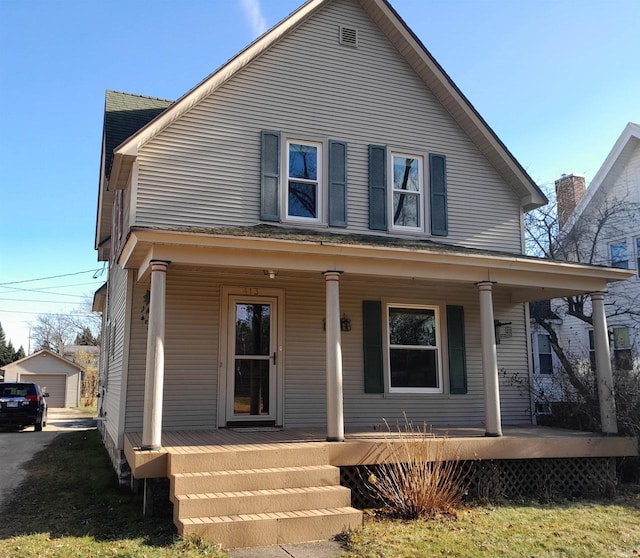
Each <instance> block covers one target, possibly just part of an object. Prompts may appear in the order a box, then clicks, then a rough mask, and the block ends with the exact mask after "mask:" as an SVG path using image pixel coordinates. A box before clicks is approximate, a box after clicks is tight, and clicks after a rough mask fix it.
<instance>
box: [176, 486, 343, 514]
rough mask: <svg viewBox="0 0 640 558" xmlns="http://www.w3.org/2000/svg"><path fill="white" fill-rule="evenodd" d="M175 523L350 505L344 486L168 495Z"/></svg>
mask: <svg viewBox="0 0 640 558" xmlns="http://www.w3.org/2000/svg"><path fill="white" fill-rule="evenodd" d="M171 500H172V501H173V517H174V520H175V521H179V520H183V519H184V518H189V517H206V516H233V515H243V514H261V513H269V512H283V511H284V512H292V511H298V510H308V509H310V508H342V507H345V506H349V505H350V503H351V491H350V490H349V489H348V488H346V487H344V486H339V485H338V486H311V487H300V488H276V489H269V490H243V491H240V492H215V493H201V494H177V495H172V496H171Z"/></svg>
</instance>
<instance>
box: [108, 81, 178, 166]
mask: <svg viewBox="0 0 640 558" xmlns="http://www.w3.org/2000/svg"><path fill="white" fill-rule="evenodd" d="M172 104H173V101H169V100H167V99H157V98H155V97H145V96H143V95H134V94H132V93H121V92H119V91H107V94H106V100H105V108H104V139H105V171H106V175H107V177H108V176H109V175H110V174H111V165H112V163H113V150H114V149H115V148H116V147H118V146H119V145H120V144H121V143H122V142H123V141H124V140H126V139H127V138H128V137H130V136H132V135H133V134H135V133H136V132H137V131H138V130H139V129H140V128H142V127H143V126H144V125H145V124H148V123H149V122H151V121H152V120H153V119H154V118H155V117H156V116H158V115H159V114H160V113H162V112H164V110H165V109H166V108H167V107H168V106H170V105H172Z"/></svg>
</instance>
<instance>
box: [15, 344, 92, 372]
mask: <svg viewBox="0 0 640 558" xmlns="http://www.w3.org/2000/svg"><path fill="white" fill-rule="evenodd" d="M40 356H47V357H48V356H52V357H54V358H57V359H58V360H61V361H62V362H64V363H65V364H68V365H69V366H70V367H71V368H76V369H78V370H81V371H82V370H84V368H83V367H82V366H80V365H79V364H76V363H75V362H71V361H70V360H67V359H66V358H64V357H63V356H60V355H59V354H58V353H54V352H53V351H50V350H49V349H41V350H40V351H37V352H35V353H33V354H32V355H29V356H26V357H24V358H21V359H20V360H16V361H14V362H11V363H9V364H5V365H4V366H3V367H2V370H6V369H7V368H11V367H12V366H16V365H21V364H24V363H25V362H27V361H28V360H31V359H32V358H36V357H40Z"/></svg>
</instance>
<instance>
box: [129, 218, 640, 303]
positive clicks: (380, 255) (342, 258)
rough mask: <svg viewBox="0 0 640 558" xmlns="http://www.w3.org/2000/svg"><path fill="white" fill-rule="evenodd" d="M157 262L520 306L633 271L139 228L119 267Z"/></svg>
mask: <svg viewBox="0 0 640 558" xmlns="http://www.w3.org/2000/svg"><path fill="white" fill-rule="evenodd" d="M152 260H165V261H170V262H172V264H176V265H181V266H183V265H187V266H198V267H211V268H220V267H222V268H225V269H237V270H241V271H243V272H246V271H248V270H254V271H259V272H260V273H262V270H264V269H276V270H279V271H287V272H317V273H321V272H323V271H326V270H340V271H343V272H345V275H346V274H349V275H360V276H369V277H377V278H386V279H394V278H405V279H406V278H410V279H416V280H425V281H437V282H455V283H461V284H467V285H470V286H471V285H474V284H475V283H477V282H481V281H492V282H495V283H496V289H499V290H506V291H507V292H508V293H509V295H510V297H511V299H512V301H513V302H527V301H534V300H545V299H549V298H555V297H560V296H569V295H576V294H582V293H588V292H595V291H604V290H606V288H607V283H609V282H614V281H621V280H624V279H627V278H629V277H630V276H631V275H632V272H629V271H628V270H623V269H613V268H607V267H600V266H590V265H583V264H576V263H568V262H560V261H553V260H544V259H538V258H531V257H527V256H522V255H518V254H508V253H502V252H492V251H486V250H478V249H471V248H465V247H460V246H452V245H448V244H443V243H437V242H433V241H430V240H411V239H409V240H401V239H395V238H389V237H385V236H373V235H371V236H368V235H346V234H335V233H327V232H317V233H316V232H309V231H296V230H292V229H285V228H281V227H275V226H268V225H259V226H256V227H238V228H232V229H195V228H182V229H176V230H167V229H153V228H134V229H132V230H131V232H130V233H129V236H128V238H127V242H126V244H125V246H124V248H123V250H122V253H121V255H120V258H119V263H120V265H122V266H123V267H125V268H127V269H133V270H136V271H137V275H138V279H141V278H143V277H144V276H145V275H146V274H147V273H148V271H149V264H150V262H151V261H152Z"/></svg>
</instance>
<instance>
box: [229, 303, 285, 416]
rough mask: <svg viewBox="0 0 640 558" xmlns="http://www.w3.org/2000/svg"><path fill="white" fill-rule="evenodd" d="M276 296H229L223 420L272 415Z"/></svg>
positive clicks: (274, 411) (273, 405)
mask: <svg viewBox="0 0 640 558" xmlns="http://www.w3.org/2000/svg"><path fill="white" fill-rule="evenodd" d="M276 309H277V299H275V298H265V297H234V296H232V297H230V300H229V336H228V340H229V347H228V355H229V369H228V372H229V375H228V378H229V381H228V385H229V393H228V396H227V411H228V412H227V420H228V421H229V420H230V421H233V422H235V421H240V422H242V421H246V422H248V421H251V422H255V421H265V422H267V421H273V420H274V418H275V416H276V409H275V393H276V378H275V375H276V370H277V358H278V356H277V355H278V353H277V339H276V333H277V331H278V328H277V321H276Z"/></svg>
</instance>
